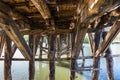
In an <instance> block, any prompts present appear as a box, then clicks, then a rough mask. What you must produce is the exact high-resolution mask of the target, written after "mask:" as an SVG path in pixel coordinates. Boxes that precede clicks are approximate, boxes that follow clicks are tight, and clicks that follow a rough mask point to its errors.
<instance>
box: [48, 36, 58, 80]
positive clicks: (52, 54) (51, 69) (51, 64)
mask: <svg viewBox="0 0 120 80" xmlns="http://www.w3.org/2000/svg"><path fill="white" fill-rule="evenodd" d="M48 38H49V39H48V45H49V47H48V48H49V50H48V51H49V53H48V58H49V59H50V61H49V80H55V61H54V59H55V48H56V41H54V40H55V39H56V35H49V36H48Z"/></svg>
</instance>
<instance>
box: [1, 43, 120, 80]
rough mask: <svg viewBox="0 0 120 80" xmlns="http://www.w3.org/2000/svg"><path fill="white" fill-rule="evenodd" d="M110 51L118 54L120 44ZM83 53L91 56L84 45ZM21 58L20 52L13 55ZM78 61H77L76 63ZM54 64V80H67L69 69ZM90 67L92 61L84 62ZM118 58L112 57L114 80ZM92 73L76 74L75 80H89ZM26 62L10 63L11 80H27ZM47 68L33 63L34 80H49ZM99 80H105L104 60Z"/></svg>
mask: <svg viewBox="0 0 120 80" xmlns="http://www.w3.org/2000/svg"><path fill="white" fill-rule="evenodd" d="M111 49H112V52H113V54H120V44H112V45H111ZM84 52H85V55H86V56H89V55H91V51H90V47H89V45H88V44H84ZM18 56H19V57H22V55H20V52H19V51H17V53H16V54H15V55H14V57H18ZM79 62H80V60H78V63H79ZM57 63H59V62H56V69H55V70H56V74H55V78H56V80H69V74H70V73H69V72H70V70H69V68H67V67H63V66H59V65H57ZM90 65H92V59H87V60H86V61H85V66H90ZM119 71H120V57H114V76H115V80H120V72H119ZM91 72H92V71H84V73H83V74H82V75H80V74H78V73H76V79H75V80H91ZM3 74H4V62H3V61H0V80H4V75H3ZM28 75H29V74H28V61H12V80H28ZM48 76H49V67H48V62H45V61H43V62H38V61H36V62H35V80H49V79H48ZM99 80H107V73H106V61H105V59H104V58H102V59H101V70H100V76H99Z"/></svg>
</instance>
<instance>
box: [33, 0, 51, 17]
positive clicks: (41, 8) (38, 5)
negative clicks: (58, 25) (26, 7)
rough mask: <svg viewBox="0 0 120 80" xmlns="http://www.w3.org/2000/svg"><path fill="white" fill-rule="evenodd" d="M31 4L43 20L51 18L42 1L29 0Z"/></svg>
mask: <svg viewBox="0 0 120 80" xmlns="http://www.w3.org/2000/svg"><path fill="white" fill-rule="evenodd" d="M31 2H32V3H33V4H34V5H35V7H36V8H37V9H38V11H39V12H40V13H41V15H42V17H43V18H44V19H49V18H51V14H50V11H49V9H48V7H47V5H46V3H45V1H44V0H39V1H38V0H31Z"/></svg>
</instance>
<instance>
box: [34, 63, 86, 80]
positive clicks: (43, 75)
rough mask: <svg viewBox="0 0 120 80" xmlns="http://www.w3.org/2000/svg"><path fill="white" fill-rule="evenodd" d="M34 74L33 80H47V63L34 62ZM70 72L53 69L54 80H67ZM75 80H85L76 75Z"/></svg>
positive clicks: (66, 69) (58, 68) (63, 68)
mask: <svg viewBox="0 0 120 80" xmlns="http://www.w3.org/2000/svg"><path fill="white" fill-rule="evenodd" d="M36 64H37V65H36V67H38V68H36V73H35V80H39V79H41V80H49V67H48V66H49V65H48V64H47V62H42V63H41V62H36ZM69 74H70V70H69V68H65V67H60V66H57V65H56V67H55V80H69V78H70V76H69ZM75 80H87V79H86V78H85V77H84V76H81V75H80V74H77V73H76V78H75Z"/></svg>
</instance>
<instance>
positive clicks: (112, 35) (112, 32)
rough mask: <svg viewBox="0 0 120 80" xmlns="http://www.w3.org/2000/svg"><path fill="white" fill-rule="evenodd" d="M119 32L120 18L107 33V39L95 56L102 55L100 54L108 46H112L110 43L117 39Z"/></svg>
mask: <svg viewBox="0 0 120 80" xmlns="http://www.w3.org/2000/svg"><path fill="white" fill-rule="evenodd" d="M119 32H120V19H119V20H118V21H116V22H115V24H114V25H113V26H112V28H111V29H110V31H109V32H108V33H107V35H106V37H105V39H104V40H103V42H102V43H101V45H100V46H99V48H98V50H97V51H96V53H95V54H96V55H95V57H98V56H100V54H102V53H104V52H105V51H106V50H107V48H108V47H109V46H110V44H111V43H112V41H113V40H114V39H115V37H116V36H117V34H118V33H119Z"/></svg>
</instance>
